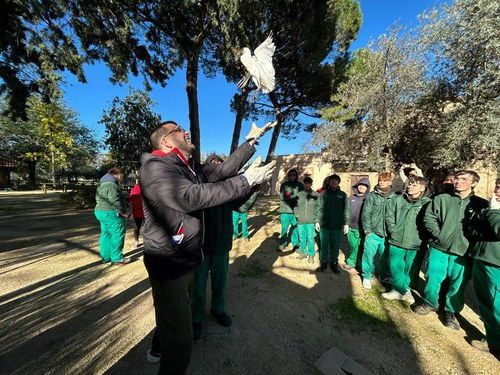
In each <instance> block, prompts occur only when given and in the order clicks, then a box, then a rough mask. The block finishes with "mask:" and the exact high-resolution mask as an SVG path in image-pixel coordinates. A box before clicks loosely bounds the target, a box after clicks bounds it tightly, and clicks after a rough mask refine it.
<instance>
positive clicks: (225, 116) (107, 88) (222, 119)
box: [65, 0, 443, 156]
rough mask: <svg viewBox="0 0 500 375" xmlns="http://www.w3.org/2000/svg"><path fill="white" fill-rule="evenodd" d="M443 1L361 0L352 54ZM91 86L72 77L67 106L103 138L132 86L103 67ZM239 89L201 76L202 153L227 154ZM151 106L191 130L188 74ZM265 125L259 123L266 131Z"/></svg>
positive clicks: (282, 145)
mask: <svg viewBox="0 0 500 375" xmlns="http://www.w3.org/2000/svg"><path fill="white" fill-rule="evenodd" d="M442 2H443V1H439V0H403V1H402V0H360V4H361V11H362V13H363V24H362V26H361V30H360V32H359V35H358V38H357V40H356V41H355V42H354V43H353V44H352V46H351V50H355V49H358V48H360V47H364V46H366V45H367V43H368V42H369V40H370V38H373V39H376V38H377V37H378V36H379V35H381V34H383V33H384V32H386V30H387V28H388V27H390V26H391V25H392V24H393V23H394V22H396V21H397V22H398V23H399V24H401V25H405V26H406V25H408V24H409V23H410V22H411V23H413V24H416V23H417V15H418V14H420V13H421V12H423V11H424V10H426V9H429V8H430V7H432V6H434V5H436V4H439V3H442ZM85 73H86V77H87V82H88V83H87V84H81V83H78V82H77V81H76V79H74V77H71V76H68V77H66V78H67V82H68V84H67V85H66V87H65V101H66V102H67V103H68V105H69V106H70V107H71V108H72V109H74V110H75V111H77V112H78V113H79V116H80V120H81V122H82V123H83V124H85V125H86V126H88V127H89V128H92V129H95V130H96V132H97V134H98V136H99V137H102V136H103V135H104V126H102V125H100V124H98V121H99V120H100V119H101V118H102V114H103V110H107V109H109V107H110V105H111V102H112V100H113V98H115V97H117V96H118V97H119V98H124V97H125V96H126V95H127V93H128V90H129V88H128V86H127V85H122V86H117V85H113V84H111V83H110V82H109V80H108V77H109V71H108V69H107V68H106V67H105V66H104V65H103V64H97V65H92V66H88V67H87V68H86V69H85ZM130 86H131V87H132V89H142V88H143V86H142V78H138V79H132V80H131V81H130ZM236 90H237V87H236V85H235V84H233V83H227V82H226V81H225V79H224V77H223V76H222V75H221V76H217V77H216V78H214V79H208V78H206V77H204V76H203V74H202V73H201V72H200V75H199V81H198V101H199V112H200V129H201V152H202V155H206V154H208V153H210V152H217V153H225V154H227V153H229V148H230V145H231V139H232V134H233V125H234V114H233V113H231V111H230V110H229V103H230V101H231V98H232V96H233V95H234V93H235V91H236ZM150 96H151V98H152V99H153V101H155V102H156V103H158V104H157V105H156V107H155V108H154V110H155V111H156V112H157V113H159V114H160V115H161V117H162V119H164V120H166V119H171V120H175V121H176V122H177V123H179V124H181V125H183V126H184V128H185V129H189V118H188V103H187V96H186V91H185V73H184V71H179V72H177V74H175V75H174V76H173V77H172V78H171V79H170V80H169V81H168V82H167V86H166V87H165V88H162V87H159V86H157V87H156V86H155V87H154V88H153V91H152V92H151V93H150ZM265 122H266V119H262V121H259V122H258V125H263V124H264V123H265ZM250 126H251V123H250V122H244V123H243V127H242V132H241V136H242V138H241V140H240V141H241V142H242V141H243V138H244V136H245V135H246V134H247V132H248V131H249V130H250ZM270 139H271V136H270V134H266V135H265V136H264V137H263V138H262V140H261V141H260V146H259V149H258V154H259V155H262V156H265V155H266V154H267V151H268V148H269V142H270ZM308 140H309V134H307V133H304V134H301V135H299V136H298V137H297V138H296V139H295V140H286V139H284V138H281V137H280V139H279V140H278V144H277V147H276V150H275V155H282V154H298V153H302V152H303V151H304V145H306V144H307V143H308Z"/></svg>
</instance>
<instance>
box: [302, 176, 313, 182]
mask: <svg viewBox="0 0 500 375" xmlns="http://www.w3.org/2000/svg"><path fill="white" fill-rule="evenodd" d="M302 182H304V184H312V183H313V180H312V178H311V177H309V176H307V177H304V179H303V180H302Z"/></svg>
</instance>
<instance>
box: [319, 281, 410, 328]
mask: <svg viewBox="0 0 500 375" xmlns="http://www.w3.org/2000/svg"><path fill="white" fill-rule="evenodd" d="M393 308H394V309H400V307H399V306H397V305H395V306H394V307H392V306H391V311H392V309H393ZM328 309H329V311H330V312H331V313H332V314H334V315H336V316H337V317H338V318H339V320H340V321H343V322H344V323H346V324H348V326H349V327H350V328H351V329H352V328H353V327H355V329H356V330H363V329H366V328H371V329H373V330H382V329H383V330H387V328H388V327H392V328H394V329H395V327H394V323H393V321H392V319H391V317H390V316H389V311H388V310H387V305H386V304H383V303H382V301H381V300H380V295H379V293H378V291H376V290H373V291H371V292H369V293H363V294H362V295H359V296H358V295H355V296H352V297H347V298H341V299H339V300H338V301H337V302H335V303H332V304H331V305H329V306H328Z"/></svg>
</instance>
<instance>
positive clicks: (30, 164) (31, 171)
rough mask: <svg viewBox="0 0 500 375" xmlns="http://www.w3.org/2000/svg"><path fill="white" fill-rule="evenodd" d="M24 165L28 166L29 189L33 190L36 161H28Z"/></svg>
mask: <svg viewBox="0 0 500 375" xmlns="http://www.w3.org/2000/svg"><path fill="white" fill-rule="evenodd" d="M26 164H28V183H29V186H30V189H31V190H35V182H36V164H37V160H28V161H27V162H26Z"/></svg>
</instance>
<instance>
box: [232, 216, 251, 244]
mask: <svg viewBox="0 0 500 375" xmlns="http://www.w3.org/2000/svg"><path fill="white" fill-rule="evenodd" d="M240 219H241V231H242V235H243V238H248V223H247V219H248V212H236V211H233V238H238V236H239V235H240V229H239V221H240Z"/></svg>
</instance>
